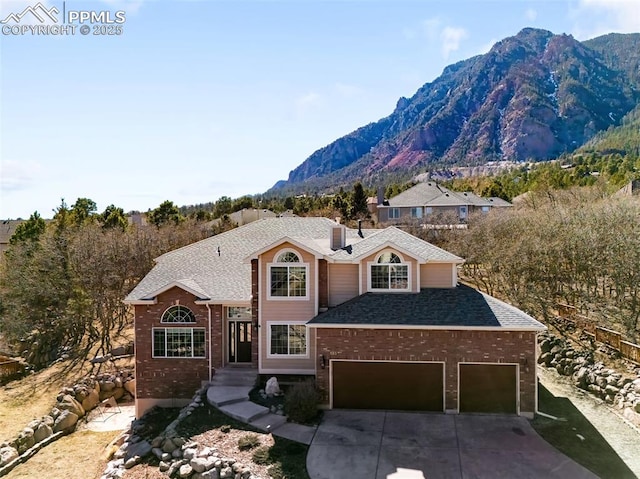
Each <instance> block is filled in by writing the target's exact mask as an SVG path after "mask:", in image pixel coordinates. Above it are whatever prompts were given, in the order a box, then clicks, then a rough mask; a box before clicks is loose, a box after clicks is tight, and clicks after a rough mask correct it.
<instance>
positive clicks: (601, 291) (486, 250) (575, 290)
mask: <svg viewBox="0 0 640 479" xmlns="http://www.w3.org/2000/svg"><path fill="white" fill-rule="evenodd" d="M638 238H640V199H638V198H637V197H636V198H630V197H611V196H609V195H607V194H605V193H604V191H603V190H602V189H601V188H598V187H590V188H574V189H570V190H566V191H558V190H555V191H554V190H547V191H544V192H532V193H530V194H529V195H528V196H527V198H526V199H524V201H523V203H522V204H520V205H519V206H517V207H515V208H513V209H511V210H510V211H499V212H498V211H494V212H492V213H491V214H489V215H486V216H483V217H478V218H474V220H473V222H472V224H471V225H470V227H469V229H468V230H462V231H458V232H452V233H451V236H449V237H448V238H446V240H445V241H444V243H443V246H444V247H446V248H447V249H449V250H451V251H453V252H455V253H456V254H458V255H460V256H462V257H463V258H466V263H465V265H464V267H463V270H462V278H463V279H465V280H466V281H468V282H470V283H472V284H473V285H475V286H477V287H479V288H480V289H482V290H484V291H487V292H488V293H489V294H492V295H496V296H498V297H500V298H503V299H505V300H507V301H508V302H510V303H511V304H514V305H515V306H518V307H519V308H521V309H523V310H524V311H527V312H529V313H530V314H532V315H534V316H536V317H538V318H541V319H544V318H548V317H549V316H550V315H553V314H554V311H555V309H556V303H557V302H562V303H567V304H571V305H575V306H576V307H578V308H579V310H580V311H581V312H582V313H583V314H586V315H588V316H590V317H591V318H593V319H594V320H596V321H597V322H598V323H599V324H600V325H602V326H605V327H611V328H613V329H617V330H619V331H621V332H624V333H625V334H626V335H627V336H628V337H630V338H632V339H635V340H638V339H640V336H639V333H640V241H638Z"/></svg>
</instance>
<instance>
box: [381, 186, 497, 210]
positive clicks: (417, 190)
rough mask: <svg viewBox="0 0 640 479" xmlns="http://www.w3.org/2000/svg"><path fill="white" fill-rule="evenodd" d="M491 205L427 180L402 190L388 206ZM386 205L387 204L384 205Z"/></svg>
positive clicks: (467, 193) (481, 199)
mask: <svg viewBox="0 0 640 479" xmlns="http://www.w3.org/2000/svg"><path fill="white" fill-rule="evenodd" d="M465 205H466V206H469V205H473V206H492V205H493V203H491V202H490V201H488V200H486V199H485V198H481V197H480V196H478V195H476V194H475V193H472V192H470V191H466V192H463V193H460V192H457V191H452V190H450V189H449V188H445V187H444V186H440V185H438V184H437V183H436V182H433V181H427V182H424V183H418V184H417V185H415V186H413V187H411V188H409V189H408V190H405V191H403V192H402V193H400V194H399V195H396V196H394V197H393V198H390V199H389V206H388V207H395V208H398V207H403V208H408V207H417V206H465ZM384 207H387V206H384Z"/></svg>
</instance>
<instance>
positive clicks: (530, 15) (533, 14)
mask: <svg viewBox="0 0 640 479" xmlns="http://www.w3.org/2000/svg"><path fill="white" fill-rule="evenodd" d="M524 16H525V17H526V18H527V20H529V21H530V22H535V21H536V18H538V12H537V11H536V10H534V9H533V8H527V10H526V11H525V12H524Z"/></svg>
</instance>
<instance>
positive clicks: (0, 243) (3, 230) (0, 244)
mask: <svg viewBox="0 0 640 479" xmlns="http://www.w3.org/2000/svg"><path fill="white" fill-rule="evenodd" d="M23 222H24V220H0V253H4V252H5V251H7V249H8V248H9V241H10V240H11V237H12V236H13V233H15V231H16V228H17V227H18V225H19V224H20V223H23Z"/></svg>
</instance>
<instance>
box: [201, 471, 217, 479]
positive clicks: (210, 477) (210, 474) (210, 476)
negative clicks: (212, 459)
mask: <svg viewBox="0 0 640 479" xmlns="http://www.w3.org/2000/svg"><path fill="white" fill-rule="evenodd" d="M201 476H202V479H220V473H219V472H218V470H217V469H211V470H209V471H206V472H203V473H202V474H201Z"/></svg>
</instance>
